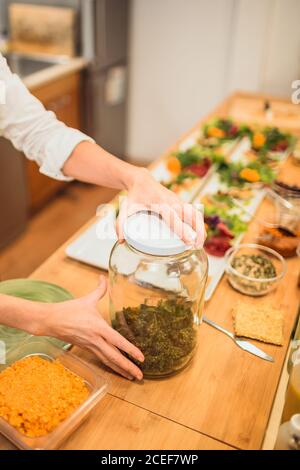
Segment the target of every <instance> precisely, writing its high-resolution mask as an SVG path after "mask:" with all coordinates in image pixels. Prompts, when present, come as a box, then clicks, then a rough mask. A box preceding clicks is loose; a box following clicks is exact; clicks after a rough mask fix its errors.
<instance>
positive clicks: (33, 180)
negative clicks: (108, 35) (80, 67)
mask: <svg viewBox="0 0 300 470" xmlns="http://www.w3.org/2000/svg"><path fill="white" fill-rule="evenodd" d="M32 94H33V95H35V96H36V97H37V98H38V99H39V100H40V101H41V102H42V103H43V104H44V106H45V108H46V109H48V110H50V111H53V112H54V113H55V114H56V116H57V118H58V119H59V120H60V121H62V122H64V123H65V124H67V125H68V126H70V127H74V128H76V129H79V128H80V73H75V74H72V75H68V76H66V77H63V78H61V79H58V80H56V81H54V82H51V83H49V84H46V85H44V86H43V87H41V88H37V89H35V90H33V91H32ZM26 165H27V169H26V170H27V178H28V187H29V207H30V211H31V212H35V211H37V210H38V209H40V208H41V207H42V206H43V205H44V204H45V203H46V202H47V201H48V200H49V199H50V198H51V197H52V196H53V195H54V194H56V193H57V192H58V191H59V190H61V189H62V188H63V187H64V185H65V184H66V183H64V182H62V181H57V180H54V179H51V178H49V177H47V176H45V175H42V174H41V173H40V172H39V168H38V166H37V165H36V163H35V162H32V161H30V160H27V162H26Z"/></svg>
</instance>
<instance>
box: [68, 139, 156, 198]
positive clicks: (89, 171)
mask: <svg viewBox="0 0 300 470" xmlns="http://www.w3.org/2000/svg"><path fill="white" fill-rule="evenodd" d="M146 171H147V170H145V169H143V168H139V167H135V166H134V165H130V164H129V163H126V162H124V161H123V160H120V159H118V158H116V157H114V156H113V155H111V154H110V153H108V152H106V151H105V150H104V149H103V148H101V147H100V146H99V145H96V144H93V143H91V142H81V143H80V144H78V145H77V146H76V147H75V149H74V151H73V152H72V154H71V156H70V157H69V158H68V160H67V161H66V163H65V164H64V167H63V172H64V174H65V175H66V176H71V177H72V178H76V179H77V180H80V181H85V182H87V183H92V184H97V185H100V186H106V187H108V188H114V189H120V190H122V189H129V188H130V187H131V186H132V185H133V184H134V182H135V181H136V179H137V178H139V177H140V175H142V174H143V173H144V172H146Z"/></svg>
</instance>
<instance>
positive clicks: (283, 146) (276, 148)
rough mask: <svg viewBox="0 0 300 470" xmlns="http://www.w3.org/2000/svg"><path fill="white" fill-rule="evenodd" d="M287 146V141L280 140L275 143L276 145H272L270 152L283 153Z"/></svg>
mask: <svg viewBox="0 0 300 470" xmlns="http://www.w3.org/2000/svg"><path fill="white" fill-rule="evenodd" d="M288 146H289V143H288V141H287V140H280V141H279V142H277V144H275V145H273V146H272V147H271V150H274V151H275V152H284V151H285V150H286V149H287V148H288Z"/></svg>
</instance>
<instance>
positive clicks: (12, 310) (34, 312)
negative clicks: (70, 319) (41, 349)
mask: <svg viewBox="0 0 300 470" xmlns="http://www.w3.org/2000/svg"><path fill="white" fill-rule="evenodd" d="M46 318H47V304H43V303H40V302H31V301H30V300H24V299H20V298H16V297H11V296H9V295H1V294H0V324H2V325H5V326H9V327H11V328H19V329H21V330H25V331H27V332H28V333H31V334H34V335H41V334H43V324H44V323H45V321H46Z"/></svg>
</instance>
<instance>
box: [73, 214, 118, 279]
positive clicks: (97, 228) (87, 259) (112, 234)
mask: <svg viewBox="0 0 300 470" xmlns="http://www.w3.org/2000/svg"><path fill="white" fill-rule="evenodd" d="M117 239H118V237H117V234H116V230H115V225H114V220H113V217H112V216H111V214H109V213H107V214H106V215H105V216H104V217H102V218H101V219H100V220H99V221H98V222H96V223H95V224H93V225H91V226H90V227H89V228H88V229H87V230H86V231H85V232H83V233H82V234H81V235H80V236H79V237H78V238H76V240H74V241H73V242H72V243H71V244H70V245H68V246H67V248H66V254H67V256H69V257H70V258H73V259H75V260H77V261H81V262H82V263H86V264H90V265H91V266H95V267H96V268H100V269H105V270H108V266H109V257H110V253H111V250H112V248H113V246H114V244H115V243H116V241H117Z"/></svg>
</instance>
